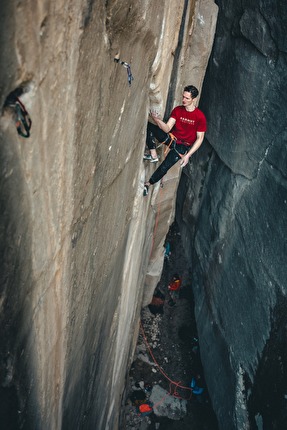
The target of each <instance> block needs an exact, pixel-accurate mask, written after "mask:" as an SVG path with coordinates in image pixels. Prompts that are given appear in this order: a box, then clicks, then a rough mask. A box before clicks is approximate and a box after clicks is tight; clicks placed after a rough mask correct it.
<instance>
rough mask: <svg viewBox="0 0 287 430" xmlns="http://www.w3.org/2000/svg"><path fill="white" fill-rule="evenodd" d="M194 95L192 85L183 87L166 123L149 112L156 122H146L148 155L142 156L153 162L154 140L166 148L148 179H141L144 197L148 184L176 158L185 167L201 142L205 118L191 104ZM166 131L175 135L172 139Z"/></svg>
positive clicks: (155, 155)
mask: <svg viewBox="0 0 287 430" xmlns="http://www.w3.org/2000/svg"><path fill="white" fill-rule="evenodd" d="M197 96H198V90H197V88H195V87H194V86H193V85H188V86H186V87H184V91H183V95H182V105H181V106H177V107H175V108H174V109H173V110H172V112H171V115H170V118H169V120H168V121H167V122H166V123H165V122H164V121H162V120H161V119H160V118H159V116H158V114H156V113H151V116H152V118H153V120H154V122H155V123H156V125H155V124H152V123H150V122H149V123H148V127H147V140H146V143H147V146H148V148H149V150H150V154H148V155H145V156H144V159H145V160H150V161H151V162H153V163H154V162H157V161H158V158H157V153H156V140H158V141H159V142H162V143H164V144H165V145H168V146H169V147H170V151H169V153H168V154H167V157H166V158H165V160H164V161H163V162H162V163H161V165H160V166H159V167H158V168H157V169H156V171H155V172H154V173H153V175H152V176H151V177H150V179H149V181H147V182H145V184H144V196H146V195H147V194H148V189H149V186H150V185H153V184H155V183H156V182H158V181H159V180H160V179H161V178H162V177H163V176H164V175H165V174H166V172H167V171H168V170H169V169H170V168H171V167H172V166H173V165H174V164H175V163H176V162H177V161H178V160H179V159H180V158H181V163H180V164H181V166H182V167H184V166H186V164H187V163H188V160H189V158H190V157H191V155H192V154H194V152H195V151H197V150H198V148H199V147H200V145H201V144H202V142H203V138H204V134H205V132H206V118H205V115H204V113H203V112H202V111H201V110H199V109H198V108H197V107H196V106H195V99H196V97H197ZM169 132H171V133H172V135H173V136H174V137H175V139H174V140H173V141H172V136H170V134H169ZM155 139H156V140H155Z"/></svg>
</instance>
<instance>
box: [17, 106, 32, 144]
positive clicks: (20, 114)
mask: <svg viewBox="0 0 287 430" xmlns="http://www.w3.org/2000/svg"><path fill="white" fill-rule="evenodd" d="M15 112H16V128H17V132H18V134H19V135H20V136H22V137H25V138H27V137H29V136H30V129H31V126H32V120H31V118H30V115H29V114H28V112H27V111H26V108H25V106H24V105H23V103H21V101H20V100H19V99H18V98H17V100H16V103H15Z"/></svg>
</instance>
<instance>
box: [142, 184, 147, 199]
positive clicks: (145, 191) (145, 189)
mask: <svg viewBox="0 0 287 430" xmlns="http://www.w3.org/2000/svg"><path fill="white" fill-rule="evenodd" d="M143 195H144V197H145V196H147V195H148V185H147V184H144V190H143Z"/></svg>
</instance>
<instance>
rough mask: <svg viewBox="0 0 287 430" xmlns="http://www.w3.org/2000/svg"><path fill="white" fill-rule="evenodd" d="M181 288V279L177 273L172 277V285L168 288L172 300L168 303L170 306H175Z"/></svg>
mask: <svg viewBox="0 0 287 430" xmlns="http://www.w3.org/2000/svg"><path fill="white" fill-rule="evenodd" d="M180 287H181V278H180V276H179V275H178V274H177V273H175V274H174V275H173V277H172V281H171V283H170V284H169V285H168V287H167V288H168V291H169V295H170V300H169V302H168V303H169V305H170V306H174V305H175V303H176V301H177V299H178V296H179V290H180Z"/></svg>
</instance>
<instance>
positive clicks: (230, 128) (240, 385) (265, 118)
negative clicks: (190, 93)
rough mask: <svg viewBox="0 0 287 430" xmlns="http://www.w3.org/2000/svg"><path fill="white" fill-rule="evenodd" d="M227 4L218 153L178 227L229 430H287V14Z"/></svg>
mask: <svg viewBox="0 0 287 430" xmlns="http://www.w3.org/2000/svg"><path fill="white" fill-rule="evenodd" d="M217 3H218V6H219V15H218V24H217V30H216V37H215V43H214V49H213V52H212V55H211V58H210V63H209V67H208V71H207V74H206V78H205V82H204V87H203V89H204V90H203V94H202V104H201V108H202V110H203V111H204V112H205V113H206V115H207V119H208V132H207V139H208V142H209V143H207V142H206V143H205V145H204V146H203V147H202V148H201V149H200V151H199V152H198V153H197V154H196V156H195V157H193V163H192V166H191V168H190V170H189V171H188V172H186V174H185V175H184V177H182V182H181V186H180V189H181V192H180V198H179V202H178V220H179V221H180V220H181V223H182V236H183V237H184V238H185V242H186V249H187V250H188V255H189V256H190V258H192V260H193V269H194V283H193V287H194V293H195V298H196V314H197V323H198V329H199V335H200V339H201V341H200V347H201V356H202V359H203V363H204V367H205V376H206V379H207V383H208V386H209V392H210V393H211V396H212V402H213V405H214V409H215V411H216V413H217V417H218V421H219V424H220V428H221V429H223V430H224V429H226V430H231V429H238V430H239V429H240V430H242V429H249V428H250V429H259V428H268V429H271V428H272V429H281V428H284V427H285V425H286V412H287V410H286V397H284V396H285V395H286V391H287V383H286V380H287V378H286V372H287V369H286V363H287V355H286V341H285V340H284V339H286V322H287V321H286V293H287V290H286V275H287V271H286V270H287V269H286V264H285V259H286V245H287V242H286V234H287V222H286V205H287V199H286V195H287V193H286V185H287V183H286V159H287V150H286V112H287V108H286V106H287V105H286V85H287V84H286V82H287V80H286V70H287V68H286V61H287V56H286V53H287V45H286V32H285V30H284V29H285V28H286V25H287V14H286V7H285V6H283V3H282V2H280V1H276V2H273V3H272V5H271V3H270V2H268V1H264V0H261V1H259V2H257V1H256V2H253V1H251V2H241V4H240V5H239V4H238V2H235V1H232V2H230V1H228V2H227V1H222V0H220V1H218V2H217ZM185 193H187V194H186V195H185ZM284 399H285V400H284Z"/></svg>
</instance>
